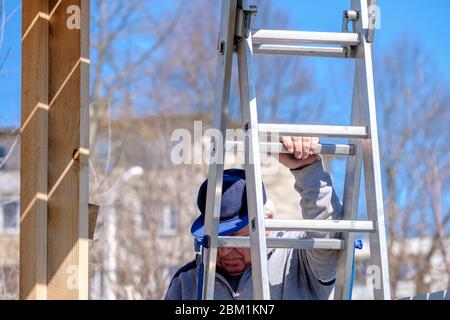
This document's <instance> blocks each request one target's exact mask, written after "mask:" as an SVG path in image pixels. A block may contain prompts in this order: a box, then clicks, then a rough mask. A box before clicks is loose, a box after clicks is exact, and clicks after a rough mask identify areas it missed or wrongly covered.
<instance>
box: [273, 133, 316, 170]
mask: <svg viewBox="0 0 450 320" xmlns="http://www.w3.org/2000/svg"><path fill="white" fill-rule="evenodd" d="M280 141H281V143H282V144H283V145H284V147H285V148H286V149H287V150H288V151H289V153H287V154H286V153H283V154H280V158H279V159H280V163H282V164H283V165H284V166H286V167H288V168H289V169H291V170H295V169H300V168H303V167H306V166H309V165H310V164H313V163H314V162H316V161H319V160H320V159H321V157H320V155H317V154H315V152H316V151H317V146H318V144H319V138H315V137H314V138H310V137H281V139H280Z"/></svg>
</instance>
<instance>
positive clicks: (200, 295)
mask: <svg viewBox="0 0 450 320" xmlns="http://www.w3.org/2000/svg"><path fill="white" fill-rule="evenodd" d="M195 252H198V253H197V254H198V255H199V256H200V263H199V264H198V266H197V300H203V273H204V266H203V246H202V244H201V243H200V242H199V241H197V239H195Z"/></svg>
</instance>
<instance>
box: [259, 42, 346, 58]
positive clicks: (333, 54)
mask: <svg viewBox="0 0 450 320" xmlns="http://www.w3.org/2000/svg"><path fill="white" fill-rule="evenodd" d="M253 52H254V53H255V54H272V55H285V56H310V57H329V58H353V57H354V54H353V51H352V50H350V51H349V50H348V49H347V48H346V47H312V46H295V45H286V44H258V43H257V44H254V45H253Z"/></svg>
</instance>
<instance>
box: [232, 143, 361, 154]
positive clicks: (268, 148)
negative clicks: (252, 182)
mask: <svg viewBox="0 0 450 320" xmlns="http://www.w3.org/2000/svg"><path fill="white" fill-rule="evenodd" d="M226 148H227V149H226V150H227V151H235V150H237V151H241V152H243V151H244V143H243V142H242V141H227V145H226ZM260 150H261V152H265V153H268V152H269V153H289V152H288V151H287V150H286V148H285V147H284V146H283V144H282V143H280V142H263V143H261V145H260ZM317 154H323V155H339V156H351V155H354V154H355V146H354V145H351V144H350V145H349V144H319V145H318V146H317Z"/></svg>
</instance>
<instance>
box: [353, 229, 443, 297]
mask: <svg viewBox="0 0 450 320" xmlns="http://www.w3.org/2000/svg"><path fill="white" fill-rule="evenodd" d="M432 244H433V239H432V238H411V239H406V240H403V241H402V242H397V243H395V244H394V247H393V248H392V249H393V250H392V251H393V254H394V255H398V254H399V253H400V250H402V251H404V254H405V255H406V256H407V257H408V258H407V259H404V260H405V265H404V266H402V268H401V270H400V272H401V276H402V280H400V281H399V283H398V287H397V296H398V298H399V299H400V298H404V297H412V296H417V295H420V294H422V295H423V294H427V293H433V292H438V291H442V290H446V289H449V288H448V287H447V286H448V283H449V276H448V270H447V267H448V264H449V261H445V260H444V259H445V257H444V256H443V255H442V254H441V252H440V251H439V250H436V251H435V253H434V254H433V255H432V256H431V257H430V259H431V260H430V263H431V269H430V272H429V273H428V274H427V275H426V277H425V281H426V282H427V283H429V284H430V292H417V290H416V285H415V282H414V275H415V274H417V270H415V266H414V264H413V263H412V262H417V261H419V260H422V259H427V254H428V252H429V251H430V248H431V246H432ZM445 247H446V255H447V257H450V239H447V241H446V243H445ZM355 261H356V268H355V270H356V271H355V281H354V287H353V299H355V300H367V299H369V300H370V299H373V292H372V290H370V289H369V288H368V286H367V283H366V279H367V277H366V270H367V268H368V266H369V265H370V248H369V242H368V241H364V246H363V249H362V250H356V256H355ZM408 261H409V262H408Z"/></svg>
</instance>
